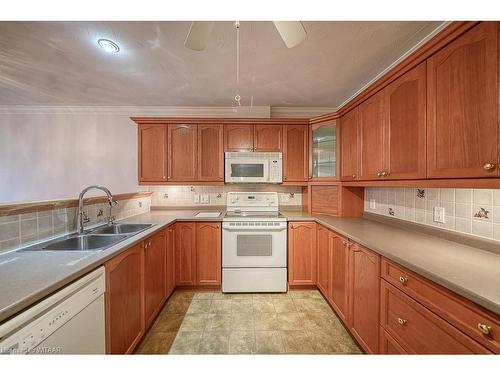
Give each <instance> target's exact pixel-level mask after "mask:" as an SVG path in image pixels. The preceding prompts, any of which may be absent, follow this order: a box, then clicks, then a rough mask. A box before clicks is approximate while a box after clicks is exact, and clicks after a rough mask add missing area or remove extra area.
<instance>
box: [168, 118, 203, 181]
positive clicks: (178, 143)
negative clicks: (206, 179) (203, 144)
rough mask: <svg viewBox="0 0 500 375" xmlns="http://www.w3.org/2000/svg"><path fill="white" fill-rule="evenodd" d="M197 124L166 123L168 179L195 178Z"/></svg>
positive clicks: (185, 179) (183, 179)
mask: <svg viewBox="0 0 500 375" xmlns="http://www.w3.org/2000/svg"><path fill="white" fill-rule="evenodd" d="M197 139H198V132H197V126H196V125H194V124H179V125H177V124H175V125H168V176H167V178H168V180H169V181H194V180H196V175H197V173H196V167H197V155H196V154H197V152H196V150H197V147H198V142H197Z"/></svg>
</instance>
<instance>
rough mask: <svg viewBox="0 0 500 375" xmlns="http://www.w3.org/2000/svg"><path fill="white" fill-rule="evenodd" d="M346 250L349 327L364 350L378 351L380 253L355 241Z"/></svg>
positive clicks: (369, 351)
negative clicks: (347, 255)
mask: <svg viewBox="0 0 500 375" xmlns="http://www.w3.org/2000/svg"><path fill="white" fill-rule="evenodd" d="M349 253H350V254H349V256H350V259H349V276H350V283H349V284H350V285H349V328H350V329H351V333H352V334H353V336H354V337H355V338H356V339H357V341H358V343H359V344H360V345H361V347H362V348H363V349H364V350H365V351H366V352H367V353H378V352H379V307H380V255H378V254H376V253H374V252H373V251H370V250H368V249H366V248H364V247H362V246H360V245H358V244H351V245H350V252H349Z"/></svg>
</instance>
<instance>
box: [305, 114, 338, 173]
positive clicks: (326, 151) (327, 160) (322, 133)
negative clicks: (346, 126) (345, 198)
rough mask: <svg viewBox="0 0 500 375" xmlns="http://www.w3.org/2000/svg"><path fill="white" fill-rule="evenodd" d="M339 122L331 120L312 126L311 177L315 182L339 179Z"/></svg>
mask: <svg viewBox="0 0 500 375" xmlns="http://www.w3.org/2000/svg"><path fill="white" fill-rule="evenodd" d="M337 133H338V129H337V121H336V120H331V121H326V122H322V123H318V124H314V125H311V130H310V137H309V142H310V146H309V149H310V150H311V161H310V171H309V177H310V179H311V180H314V181H329V180H337V179H338V175H339V174H338V163H337V160H338V157H339V148H338V147H337Z"/></svg>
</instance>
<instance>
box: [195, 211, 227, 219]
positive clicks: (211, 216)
mask: <svg viewBox="0 0 500 375" xmlns="http://www.w3.org/2000/svg"><path fill="white" fill-rule="evenodd" d="M220 214H221V212H198V213H197V214H196V215H194V217H198V218H202V219H203V218H205V219H215V218H217V217H219V216H220Z"/></svg>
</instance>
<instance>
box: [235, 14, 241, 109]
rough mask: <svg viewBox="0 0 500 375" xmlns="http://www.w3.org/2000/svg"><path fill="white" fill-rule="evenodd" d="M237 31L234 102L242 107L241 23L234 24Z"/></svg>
mask: <svg viewBox="0 0 500 375" xmlns="http://www.w3.org/2000/svg"><path fill="white" fill-rule="evenodd" d="M234 27H235V29H236V95H235V96H234V100H235V101H236V103H238V106H240V107H241V95H240V22H239V21H236V22H235V23H234Z"/></svg>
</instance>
